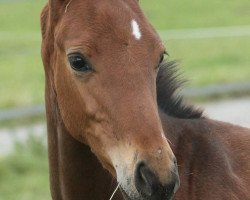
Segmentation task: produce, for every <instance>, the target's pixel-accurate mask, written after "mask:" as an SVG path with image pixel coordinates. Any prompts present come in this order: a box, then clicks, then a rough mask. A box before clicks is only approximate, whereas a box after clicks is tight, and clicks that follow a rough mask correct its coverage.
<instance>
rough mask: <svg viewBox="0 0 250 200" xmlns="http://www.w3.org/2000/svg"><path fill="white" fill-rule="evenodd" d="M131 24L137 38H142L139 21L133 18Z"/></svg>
mask: <svg viewBox="0 0 250 200" xmlns="http://www.w3.org/2000/svg"><path fill="white" fill-rule="evenodd" d="M131 26H132V31H133V32H132V34H133V36H135V39H137V40H140V39H141V31H140V27H139V25H138V23H137V21H135V20H134V19H133V20H132V22H131Z"/></svg>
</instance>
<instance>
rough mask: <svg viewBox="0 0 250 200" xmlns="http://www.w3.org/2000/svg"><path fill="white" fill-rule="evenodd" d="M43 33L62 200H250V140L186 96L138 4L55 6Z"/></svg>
mask: <svg viewBox="0 0 250 200" xmlns="http://www.w3.org/2000/svg"><path fill="white" fill-rule="evenodd" d="M41 30H42V51H41V54H42V60H43V64H44V71H45V102H46V118H47V132H48V152H49V156H48V157H49V169H50V188H51V196H52V199H53V200H81V199H87V200H101V199H102V200H103V199H116V200H121V199H128V200H162V199H164V200H170V199H175V200H193V199H203V200H222V199H230V200H231V199H232V200H234V199H235V200H237V199H241V200H242V199H243V200H247V199H250V191H249V190H248V188H249V187H250V145H249V142H250V130H249V129H247V128H243V127H239V126H235V125H232V124H228V123H224V122H220V121H215V120H212V119H209V118H208V117H206V116H204V114H203V112H202V111H201V110H200V109H198V108H196V107H194V106H192V105H187V104H186V103H185V101H184V100H183V97H182V96H181V95H178V93H177V90H178V89H179V87H180V86H181V83H182V81H179V80H178V76H177V75H176V64H175V62H171V61H164V54H166V50H165V47H164V45H163V42H162V41H161V39H160V37H159V36H158V34H157V32H156V31H155V29H154V28H153V26H152V25H151V24H150V23H149V21H148V20H147V18H146V17H145V16H144V14H143V12H142V10H141V9H140V6H139V3H138V1H136V0H49V1H48V3H47V4H46V5H45V7H44V8H43V11H42V13H41ZM177 163H178V164H177ZM118 188H119V190H116V189H118ZM113 191H115V192H117V193H116V194H115V195H114V193H113ZM112 193H113V195H112Z"/></svg>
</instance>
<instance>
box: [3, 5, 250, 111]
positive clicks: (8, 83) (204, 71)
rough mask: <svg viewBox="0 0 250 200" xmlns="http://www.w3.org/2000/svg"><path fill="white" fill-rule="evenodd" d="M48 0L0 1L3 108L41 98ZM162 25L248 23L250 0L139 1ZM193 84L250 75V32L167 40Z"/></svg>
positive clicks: (156, 23)
mask: <svg viewBox="0 0 250 200" xmlns="http://www.w3.org/2000/svg"><path fill="white" fill-rule="evenodd" d="M44 3H45V0H11V1H7V0H1V1H0V44H1V45H0V72H1V73H0V81H1V82H0V83H1V84H0V108H6V107H12V106H26V105H32V104H40V103H42V102H43V95H44V94H43V87H44V86H43V85H44V83H43V82H44V75H43V67H42V64H41V59H40V33H39V13H40V10H41V8H42V6H43V5H44ZM141 4H142V7H143V9H144V10H145V12H146V15H147V16H148V18H149V19H150V20H151V22H152V23H153V25H154V26H155V27H156V28H157V29H158V30H166V29H184V28H202V27H219V26H241V25H249V24H250V4H249V0H239V1H227V0H220V1H217V0H211V1H209V2H207V1H205V0H194V1H190V0H183V1H175V0H168V1H166V0H157V2H156V3H154V4H153V5H152V0H143V1H141ZM165 42H166V47H167V50H168V52H169V54H170V55H171V56H170V58H171V59H177V60H179V61H180V62H181V70H182V71H183V72H184V76H186V77H188V78H189V79H191V82H190V84H191V86H200V85H208V84H218V83H228V82H238V81H248V80H250V57H249V55H250V37H234V38H214V39H189V40H187V39H184V40H166V41H165Z"/></svg>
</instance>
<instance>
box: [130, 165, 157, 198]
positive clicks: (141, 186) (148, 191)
mask: <svg viewBox="0 0 250 200" xmlns="http://www.w3.org/2000/svg"><path fill="white" fill-rule="evenodd" d="M158 185H159V181H158V178H157V177H156V175H155V174H154V173H153V172H152V171H151V170H150V169H149V168H148V167H147V166H146V165H145V164H144V163H140V164H138V166H137V168H136V172H135V186H136V189H137V190H138V192H139V193H140V194H142V195H143V196H146V197H150V196H152V195H153V194H154V193H155V192H156V190H157V187H158Z"/></svg>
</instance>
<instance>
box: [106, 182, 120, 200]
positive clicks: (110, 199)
mask: <svg viewBox="0 0 250 200" xmlns="http://www.w3.org/2000/svg"><path fill="white" fill-rule="evenodd" d="M119 186H120V184H118V185H117V187H116V188H115V191H114V192H113V194H112V195H111V197H110V198H109V200H112V199H113V197H114V196H115V193H116V192H117V190H118V188H119Z"/></svg>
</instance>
